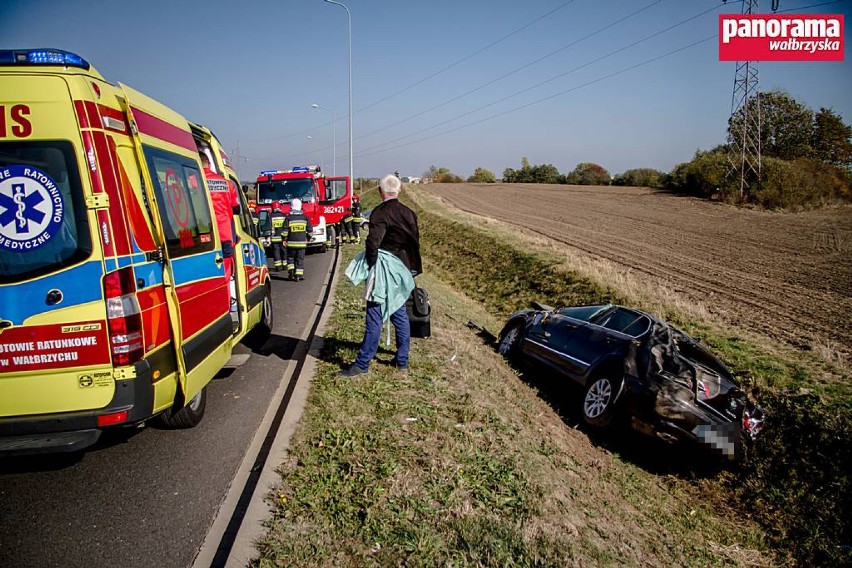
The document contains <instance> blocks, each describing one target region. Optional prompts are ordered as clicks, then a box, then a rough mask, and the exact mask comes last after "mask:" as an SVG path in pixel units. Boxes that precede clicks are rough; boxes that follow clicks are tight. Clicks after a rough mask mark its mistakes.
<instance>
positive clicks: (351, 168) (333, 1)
mask: <svg viewBox="0 0 852 568" xmlns="http://www.w3.org/2000/svg"><path fill="white" fill-rule="evenodd" d="M325 1H326V2H328V3H329V4H337V5H338V6H340V7H341V8H343V9H344V10H346V16H347V18H348V19H349V183H351V184H354V183H355V158H354V156H355V152H354V150H353V147H352V13H351V12H350V11H349V8H347V7H346V5H345V4H343V3H341V2H337V1H336V0H325Z"/></svg>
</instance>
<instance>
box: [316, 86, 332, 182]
mask: <svg viewBox="0 0 852 568" xmlns="http://www.w3.org/2000/svg"><path fill="white" fill-rule="evenodd" d="M311 108H321V109H322V110H327V111H328V112H330V113H331V132H332V134H331V137H332V140H333V144H334V146H333V147H332V155H333V156H334V157H333V158H332V160H334V161H333V162H331V169H332V172H331V175H333V176H336V175H337V114H336V113H335V112H334V111H333V110H331V109H330V108H326V107H324V106H320V105H318V104H317V103H314V104H312V105H311Z"/></svg>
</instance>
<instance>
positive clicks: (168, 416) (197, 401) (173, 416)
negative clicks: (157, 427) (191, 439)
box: [157, 386, 207, 430]
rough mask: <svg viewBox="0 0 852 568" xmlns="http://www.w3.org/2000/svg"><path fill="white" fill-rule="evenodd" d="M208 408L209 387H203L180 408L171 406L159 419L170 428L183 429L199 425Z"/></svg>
mask: <svg viewBox="0 0 852 568" xmlns="http://www.w3.org/2000/svg"><path fill="white" fill-rule="evenodd" d="M206 408H207V387H206V386H205V387H203V388H202V389H201V390H200V391H198V394H196V395H195V396H194V397H192V399H191V400H190V401H189V402H188V403H187V404H186V406H184V407H183V408H180V409H175V408H171V409H169V410H167V411H165V412H163V413H162V414H160V415H159V416H158V417H157V419H158V421H159V422H160V424H161V425H162V426H164V427H166V428H169V429H170V430H182V429H186V428H193V427H195V426H198V424H199V422H201V419H202V418H204V411H205V410H206Z"/></svg>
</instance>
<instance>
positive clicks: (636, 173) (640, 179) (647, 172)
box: [612, 168, 666, 187]
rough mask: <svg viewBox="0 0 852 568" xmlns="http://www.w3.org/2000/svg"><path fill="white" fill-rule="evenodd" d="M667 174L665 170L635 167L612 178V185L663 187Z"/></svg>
mask: <svg viewBox="0 0 852 568" xmlns="http://www.w3.org/2000/svg"><path fill="white" fill-rule="evenodd" d="M665 175H666V174H664V173H663V172H661V171H659V170H655V169H652V168H635V169H632V170H627V171H625V172H624V173H622V174H619V175H617V176H615V177H614V178H612V185H632V186H636V187H662V185H663V179H664V177H665Z"/></svg>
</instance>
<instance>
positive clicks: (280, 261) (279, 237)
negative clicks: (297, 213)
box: [270, 209, 286, 272]
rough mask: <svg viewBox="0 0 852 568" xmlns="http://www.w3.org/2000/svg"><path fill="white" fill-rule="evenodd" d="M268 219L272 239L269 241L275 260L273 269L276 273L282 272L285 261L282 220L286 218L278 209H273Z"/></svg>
mask: <svg viewBox="0 0 852 568" xmlns="http://www.w3.org/2000/svg"><path fill="white" fill-rule="evenodd" d="M270 219H271V220H272V237H271V238H270V241H272V257H273V258H274V259H275V262H274V264H273V267H274V268H275V272H278V271H280V270H284V261H285V260H286V258H285V257H286V253H285V252H284V220H285V219H286V216H285V215H284V212H283V211H281V210H280V209H273V210H272V215H270Z"/></svg>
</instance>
